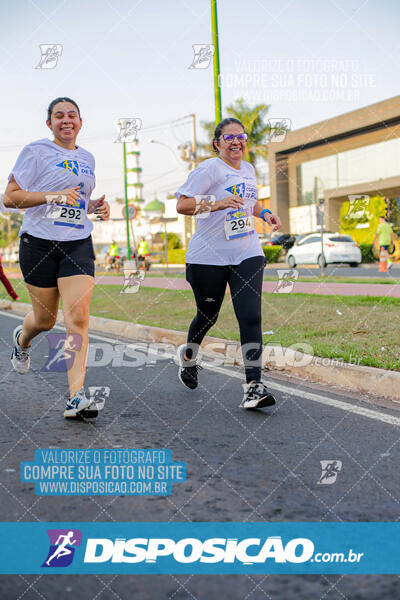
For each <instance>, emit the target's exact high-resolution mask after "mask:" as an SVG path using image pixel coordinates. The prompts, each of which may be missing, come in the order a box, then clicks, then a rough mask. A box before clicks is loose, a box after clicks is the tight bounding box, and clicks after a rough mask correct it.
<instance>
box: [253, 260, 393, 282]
mask: <svg viewBox="0 0 400 600" xmlns="http://www.w3.org/2000/svg"><path fill="white" fill-rule="evenodd" d="M279 268H280V269H288V268H289V267H288V265H287V263H282V266H279ZM295 268H296V270H297V271H298V272H299V277H319V276H320V275H321V269H320V268H319V267H317V266H316V265H300V266H296V267H295ZM264 273H265V275H266V276H271V275H273V276H276V277H278V273H277V269H276V268H275V265H274V267H268V266H267V268H266V269H265V271H264ZM325 275H332V276H334V277H349V278H352V277H361V278H363V279H364V278H367V277H373V278H375V277H378V278H382V279H383V278H385V279H386V278H387V279H398V278H399V277H400V264H394V265H392V267H391V268H390V269H389V271H388V272H387V273H379V265H378V264H377V265H360V266H359V267H354V268H353V267H349V266H348V265H328V266H327V267H325Z"/></svg>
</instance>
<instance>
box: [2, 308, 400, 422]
mask: <svg viewBox="0 0 400 600" xmlns="http://www.w3.org/2000/svg"><path fill="white" fill-rule="evenodd" d="M0 315H4V316H5V317H11V318H12V319H19V320H22V319H23V318H24V317H23V316H20V315H14V314H13V313H9V312H7V311H3V310H0ZM54 329H61V330H64V327H62V326H61V325H56V326H55V327H54ZM89 337H91V338H94V339H97V340H101V341H104V342H111V343H114V344H120V343H121V341H122V340H118V339H115V338H112V337H106V336H103V335H99V334H97V333H90V334H89ZM129 343H130V344H131V345H132V346H135V343H134V342H129ZM143 343H146V342H142V344H143ZM137 348H138V349H141V348H142V349H143V345H142V346H141V345H140V342H139V343H138V344H137ZM149 352H150V353H152V351H151V349H149ZM153 353H154V354H157V352H156V351H154V352H153ZM163 356H165V357H166V358H168V357H169V358H175V354H171V353H168V352H166V353H165V354H164V355H163ZM204 368H205V369H209V370H210V371H213V372H217V373H221V374H222V375H226V376H228V377H233V378H235V379H241V380H243V373H242V372H240V373H238V372H237V371H234V370H232V371H231V370H229V369H226V368H224V367H216V366H211V365H210V366H206V365H204ZM264 381H265V383H266V384H267V385H268V387H269V388H271V389H272V390H276V391H278V392H282V393H284V394H289V395H290V396H296V398H304V399H306V400H312V401H313V402H318V403H319V404H325V405H327V406H332V407H333V408H337V409H339V410H345V411H347V412H351V413H353V414H356V415H360V416H361V417H367V418H368V419H375V421H381V422H382V423H388V424H389V425H395V426H397V427H399V426H400V418H399V417H395V416H393V415H388V414H384V413H380V412H377V411H375V410H371V409H369V408H364V407H362V406H356V405H354V404H350V403H349V402H343V401H342V400H335V399H334V398H329V397H327V396H322V395H320V394H315V393H314V392H307V391H305V390H294V389H293V388H292V387H289V386H285V385H282V384H281V383H276V382H275V381H271V380H264Z"/></svg>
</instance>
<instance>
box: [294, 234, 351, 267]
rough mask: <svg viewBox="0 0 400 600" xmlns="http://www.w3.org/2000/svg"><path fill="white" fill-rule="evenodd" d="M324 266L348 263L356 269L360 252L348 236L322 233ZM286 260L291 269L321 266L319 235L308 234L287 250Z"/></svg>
mask: <svg viewBox="0 0 400 600" xmlns="http://www.w3.org/2000/svg"><path fill="white" fill-rule="evenodd" d="M323 254H324V259H325V260H324V266H326V265H328V264H332V263H348V264H349V265H350V266H351V267H357V266H358V265H359V264H360V263H361V251H360V248H359V247H358V244H357V242H355V241H354V240H353V239H352V238H351V237H350V236H349V235H344V234H342V233H324V253H323ZM286 260H287V262H288V265H289V267H290V268H291V269H292V268H293V267H295V266H296V265H301V264H318V265H319V266H322V248H321V234H320V233H310V234H309V235H306V236H305V237H303V238H302V239H301V240H300V241H299V242H296V243H295V245H294V246H293V247H292V248H290V250H288V253H287V256H286Z"/></svg>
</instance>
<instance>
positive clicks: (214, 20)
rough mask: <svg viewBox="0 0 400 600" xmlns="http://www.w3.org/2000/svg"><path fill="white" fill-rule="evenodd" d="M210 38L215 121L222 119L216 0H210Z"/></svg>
mask: <svg viewBox="0 0 400 600" xmlns="http://www.w3.org/2000/svg"><path fill="white" fill-rule="evenodd" d="M211 23H212V40H213V45H214V95H215V121H216V123H219V122H220V121H222V110H221V87H220V84H219V44H218V18H217V0H211Z"/></svg>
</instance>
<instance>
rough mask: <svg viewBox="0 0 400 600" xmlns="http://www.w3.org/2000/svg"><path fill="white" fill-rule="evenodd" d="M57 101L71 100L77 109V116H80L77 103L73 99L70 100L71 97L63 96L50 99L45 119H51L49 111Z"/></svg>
mask: <svg viewBox="0 0 400 600" xmlns="http://www.w3.org/2000/svg"><path fill="white" fill-rule="evenodd" d="M59 102H71V104H73V105H74V106H75V107H76V110H77V111H78V115H79V118H81V111H80V110H79V106H78V105H77V103H76V102H75V100H72V99H71V98H67V96H63V97H62V98H56V99H55V100H52V101H51V102H50V104H49V108H48V109H47V120H48V121H51V113H52V112H53V108H54V107H55V105H56V104H58V103H59Z"/></svg>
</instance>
